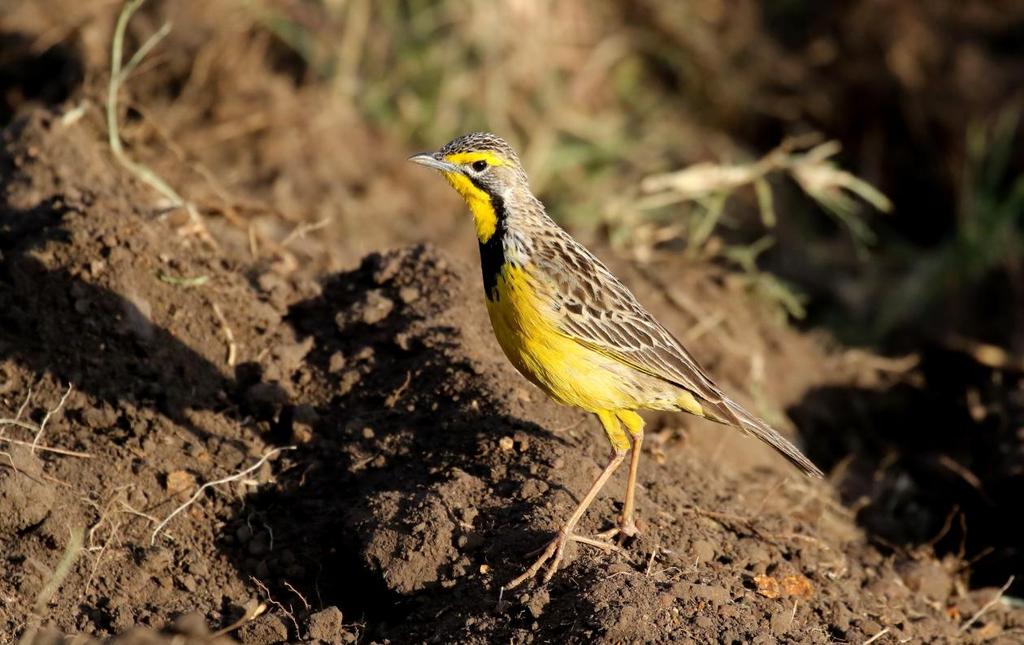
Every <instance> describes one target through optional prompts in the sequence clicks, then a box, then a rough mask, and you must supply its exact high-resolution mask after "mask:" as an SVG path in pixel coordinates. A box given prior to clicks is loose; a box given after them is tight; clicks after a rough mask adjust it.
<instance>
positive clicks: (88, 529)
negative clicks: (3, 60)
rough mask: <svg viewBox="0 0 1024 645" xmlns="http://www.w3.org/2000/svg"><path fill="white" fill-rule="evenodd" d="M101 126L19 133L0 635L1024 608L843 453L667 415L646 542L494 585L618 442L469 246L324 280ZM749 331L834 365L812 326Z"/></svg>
mask: <svg viewBox="0 0 1024 645" xmlns="http://www.w3.org/2000/svg"><path fill="white" fill-rule="evenodd" d="M100 141H101V140H100V139H99V138H98V137H95V136H90V134H89V132H88V130H86V129H83V128H75V127H68V126H67V125H66V124H65V123H64V122H63V120H62V119H61V118H60V117H59V116H57V115H54V114H51V113H47V112H36V113H33V115H32V116H30V117H29V118H26V119H21V120H19V121H17V122H15V124H14V125H12V126H11V127H9V128H8V129H7V130H6V131H5V132H4V152H3V155H2V158H0V168H2V169H3V172H2V177H3V190H2V198H0V199H2V204H0V254H2V255H0V406H2V408H3V410H2V416H3V417H5V418H7V419H13V420H15V421H16V423H10V422H8V423H6V424H5V425H4V426H3V428H2V431H3V434H2V435H0V436H2V437H3V440H2V442H0V505H2V507H3V509H4V512H3V514H2V517H0V551H2V552H3V554H4V556H3V558H2V559H0V598H2V599H3V601H4V602H3V603H2V604H0V633H3V634H4V635H5V637H6V636H7V635H10V638H11V639H14V638H17V637H20V636H22V635H27V636H28V638H29V642H33V641H34V642H40V643H44V642H45V643H52V642H62V640H63V637H62V636H61V634H83V635H86V636H93V637H96V638H107V639H114V642H118V643H134V644H138V643H156V642H169V639H171V638H172V636H171V635H172V634H174V635H176V636H173V638H177V639H178V640H176V641H174V642H181V639H182V637H184V638H186V639H191V641H189V642H204V643H205V642H215V641H214V640H213V639H215V638H219V639H222V640H223V639H227V638H235V639H238V640H240V641H242V642H245V643H277V642H294V641H303V642H325V643H342V642H353V641H355V640H363V641H370V642H380V641H387V640H390V641H392V642H418V641H444V642H451V641H456V642H492V641H514V642H532V641H552V640H570V641H587V642H590V641H595V640H597V641H606V642H621V641H629V640H643V641H661V642H687V641H690V642H709V641H717V642H722V641H728V642H772V641H774V640H791V641H798V642H822V643H824V642H831V641H835V640H842V641H847V642H860V641H863V640H866V639H868V638H870V637H872V636H875V635H877V634H879V633H880V632H882V631H886V634H887V635H889V636H891V637H892V638H898V639H901V640H902V639H905V638H915V639H920V640H922V641H927V642H936V641H942V640H947V641H954V640H960V639H962V638H964V637H970V638H974V639H976V640H982V639H991V638H999V637H1000V636H1001V635H1002V636H1001V637H1002V638H1004V639H1007V640H1006V642H1009V639H1011V638H1012V636H1011V634H1012V633H1013V630H1018V631H1019V629H1020V628H1021V626H1022V625H1024V615H1022V612H1021V611H1020V610H1016V611H1011V610H1010V608H1009V607H1008V606H1007V605H1004V604H1001V603H996V604H995V605H993V606H990V607H988V608H987V610H986V612H985V613H984V614H983V615H982V616H981V617H980V618H979V619H978V620H977V621H975V622H974V623H972V624H971V626H970V627H969V629H967V630H965V633H961V632H960V628H961V626H962V625H964V624H965V622H966V621H967V619H968V617H970V616H971V615H972V614H974V612H976V611H977V610H979V609H980V608H982V606H983V605H984V604H985V603H986V602H987V601H988V600H989V599H991V598H992V597H993V591H992V590H983V591H974V592H967V591H964V589H963V588H962V586H961V585H960V583H959V575H960V574H959V568H960V567H961V566H962V563H960V562H958V561H955V560H954V559H952V558H951V559H947V560H945V561H938V560H936V559H934V558H933V557H932V556H930V555H928V554H927V553H924V552H922V553H918V554H901V553H900V552H896V554H895V555H894V554H887V555H883V553H881V552H880V551H879V550H878V549H877V548H875V547H874V546H872V545H871V544H870V543H869V541H868V539H867V538H866V537H865V536H864V534H863V533H862V532H861V530H860V529H858V528H857V526H856V524H855V523H854V520H853V513H852V512H851V511H849V510H847V509H846V508H844V507H843V506H842V505H841V504H840V503H839V502H838V501H837V498H836V494H835V492H834V491H833V490H832V489H831V488H830V486H829V484H828V483H827V482H822V483H815V482H810V481H806V480H803V479H800V478H799V477H797V476H796V475H795V473H793V472H792V471H790V470H789V469H788V467H787V466H786V464H785V463H784V462H782V461H781V460H775V459H761V458H758V457H751V455H755V454H758V453H757V451H759V450H761V449H760V448H759V447H757V446H756V444H755V443H754V442H753V441H751V440H746V439H743V438H741V437H738V436H737V438H736V439H735V440H733V439H729V440H728V441H729V443H728V444H727V445H728V446H729V447H728V448H727V449H723V448H722V446H724V445H726V444H722V443H721V442H720V440H719V438H720V437H723V436H725V435H723V434H722V433H723V432H724V430H723V429H721V428H719V427H712V426H708V427H707V428H705V427H704V426H697V425H692V426H691V427H692V428H693V429H692V430H691V429H683V428H682V424H690V421H689V420H686V419H680V418H678V417H665V416H658V417H654V418H652V423H651V425H650V435H651V440H650V441H649V442H648V444H649V452H648V454H646V455H645V457H644V462H643V466H642V470H641V479H640V483H641V490H640V492H639V500H638V503H639V508H640V520H641V522H642V526H643V530H644V534H643V537H642V539H641V540H639V541H638V542H636V543H635V544H633V545H631V546H630V548H629V552H628V556H626V557H624V556H621V555H614V554H613V555H608V554H602V553H595V552H593V551H591V550H589V549H586V548H582V549H576V550H575V551H573V552H572V553H570V554H569V558H568V560H567V564H566V567H565V569H564V570H562V571H561V572H559V574H558V575H557V576H556V577H555V579H554V580H553V582H552V583H551V584H550V585H547V586H545V587H539V588H529V589H525V590H517V591H516V592H515V593H514V594H502V593H501V584H502V583H503V582H505V581H507V580H509V579H510V578H511V577H513V576H514V575H516V574H517V573H518V572H519V571H520V570H521V568H522V567H523V566H524V565H525V564H527V563H528V562H529V561H530V557H531V551H533V550H534V549H536V548H537V547H539V546H541V545H542V544H543V543H544V542H545V541H546V540H547V539H548V538H549V536H550V533H551V531H552V530H553V529H554V528H555V527H556V526H557V525H558V522H559V521H560V520H561V519H562V518H563V516H564V514H565V513H566V512H568V510H569V509H570V508H571V507H572V505H573V504H574V502H575V500H576V499H577V497H578V495H579V494H580V492H581V491H583V490H584V489H585V488H586V486H587V485H588V484H589V482H590V481H591V480H592V478H593V476H594V475H595V473H596V472H597V471H598V469H599V468H600V464H601V463H602V462H603V460H604V459H605V457H606V451H607V446H606V445H605V442H604V439H603V437H602V436H601V433H600V430H599V429H598V428H597V426H596V424H595V423H594V422H593V421H592V420H591V419H588V418H587V417H586V415H583V414H582V413H579V412H576V411H573V410H569V409H566V408H562V407H559V406H557V405H555V404H553V403H551V402H550V401H548V400H546V398H545V397H544V396H543V395H541V394H540V393H538V392H537V391H536V390H534V389H532V387H531V386H529V385H528V384H527V383H526V382H525V381H524V380H523V379H522V378H521V377H519V376H518V375H517V374H516V373H515V372H514V371H513V370H512V368H511V367H509V366H508V365H507V364H506V362H505V361H504V359H503V358H502V357H501V356H500V353H499V350H497V347H496V344H495V342H494V341H493V339H492V338H491V334H490V330H489V325H488V322H487V321H486V319H485V315H484V313H483V307H482V306H481V304H480V293H479V285H478V284H477V282H478V278H477V270H476V269H475V267H469V266H464V265H463V264H462V263H461V262H459V261H456V260H453V259H449V258H448V257H447V256H446V255H445V254H444V253H442V252H440V251H438V250H437V249H435V248H433V247H429V246H417V247H411V248H403V249H399V250H395V251H390V252H386V253H375V254H371V255H369V256H367V257H366V258H365V259H364V260H363V261H362V263H361V264H360V265H359V266H358V267H357V268H355V269H353V270H350V271H346V272H341V273H337V274H334V275H332V276H330V277H328V278H326V279H324V280H323V281H322V282H320V283H313V282H309V281H305V280H304V279H302V278H296V277H293V276H289V275H282V274H279V273H277V272H275V271H274V270H273V268H270V267H266V266H261V265H259V264H256V263H251V262H247V261H246V260H245V258H244V257H233V256H231V255H226V254H224V253H218V252H215V251H213V250H211V249H209V248H208V247H207V246H206V245H204V244H202V243H201V242H199V241H198V240H197V238H195V237H190V236H187V235H182V234H180V233H179V231H178V229H177V228H176V219H175V217H174V214H171V215H169V216H166V217H163V216H159V215H158V214H157V213H155V212H154V210H153V209H152V208H149V207H148V206H147V205H148V204H151V198H150V196H149V194H148V193H146V192H145V191H144V190H143V189H142V188H141V187H140V186H139V185H138V184H137V183H136V182H135V181H134V180H133V179H132V178H130V177H128V176H127V175H126V174H125V173H124V172H123V171H122V170H121V169H120V168H119V167H117V166H116V165H114V164H113V163H112V162H111V161H110V160H109V158H108V157H107V156H106V154H105V151H104V148H103V146H102V143H101V142H100ZM700 278H701V277H700V276H697V277H696V278H695V277H693V276H690V277H688V278H686V279H687V280H697V281H700ZM696 288H701V289H704V290H705V293H703V294H702V295H704V296H706V297H705V298H704V299H703V300H702V301H703V302H714V303H715V305H716V307H717V305H718V304H719V303H718V302H716V301H715V300H714V298H716V297H717V298H719V299H723V298H726V299H732V300H736V302H735V303H733V304H725V303H724V302H722V303H721V304H722V307H721V309H722V310H726V311H733V310H735V311H736V312H737V314H736V315H737V316H747V317H748V318H751V319H755V318H756V316H754V315H753V314H752V313H751V311H752V309H751V305H750V304H749V303H746V302H744V301H743V300H742V299H739V300H737V298H738V296H737V295H736V293H735V292H730V291H729V290H728V289H726V288H724V287H721V288H720V287H716V286H707V285H705V286H703V287H696ZM744 312H746V313H744ZM665 315H666V317H671V316H673V314H671V313H669V312H668V310H667V309H666V314H665ZM674 315H675V318H676V321H675V322H679V320H678V319H679V314H678V313H676V314H674ZM667 322H670V321H668V320H667ZM750 333H751V334H755V335H759V336H760V337H761V338H763V339H767V340H763V341H762V342H768V343H770V344H771V348H770V349H771V352H772V354H773V355H777V356H778V357H780V358H779V360H781V361H786V360H794V361H797V360H798V359H797V358H796V356H798V355H800V353H801V352H802V353H804V354H805V359H806V352H817V354H816V355H814V356H813V358H814V360H813V361H808V362H809V363H812V364H814V365H824V364H827V362H828V356H827V354H826V353H825V352H824V351H823V350H821V349H820V347H819V346H818V345H817V344H816V343H814V342H812V341H809V340H808V339H807V338H806V337H803V336H800V335H797V334H796V333H795V332H792V331H788V330H785V329H784V328H781V327H777V326H776V327H771V328H764V329H758V328H756V327H754V328H753V330H752V331H751V332H750ZM698 344H699V345H703V346H706V347H707V348H708V349H709V350H712V351H709V353H710V355H711V360H710V361H709V362H711V363H712V364H713V365H714V366H715V367H718V368H723V369H722V370H718V371H719V373H720V374H722V373H723V371H724V373H725V379H726V380H727V381H729V380H732V381H735V380H738V379H742V378H743V373H742V371H740V372H737V373H734V372H733V370H734V369H736V368H735V367H734V363H732V362H730V359H729V358H727V357H725V356H724V354H718V355H716V354H715V352H714V351H713V350H714V344H713V343H706V341H701V342H700V343H698ZM731 375H732V376H734V377H735V378H730V376H731ZM814 378H816V377H815V376H814V375H813V373H812V374H811V376H807V375H806V374H805V375H804V376H800V377H797V376H794V377H793V378H792V379H785V378H783V379H779V381H780V382H778V383H771V384H770V387H769V388H768V389H767V390H766V392H765V396H766V398H767V400H768V403H769V404H770V406H771V407H775V408H778V409H781V408H782V407H783V406H784V405H786V404H788V403H789V402H791V399H792V398H793V397H798V396H799V395H800V391H799V387H798V386H797V385H794V383H796V384H799V383H803V382H806V381H807V380H813V379H814ZM800 379H803V380H802V381H801V380H800ZM69 386H70V388H69ZM33 443H35V444H36V446H35V448H34V449H33V448H32V444H33ZM751 464H754V465H751ZM255 465H258V467H254V466H255ZM218 481H221V482H222V483H219V484H216V485H213V483H214V482H218ZM204 484H210V485H208V486H206V487H204V488H202V489H201V488H200V487H201V486H202V485H204ZM622 489H623V482H622V481H621V479H617V480H616V481H615V482H614V484H613V485H611V486H609V487H608V489H607V491H606V494H605V495H603V496H602V497H601V498H600V499H599V500H598V501H597V503H595V505H594V507H593V509H592V510H591V512H590V513H588V514H587V516H586V517H585V519H584V521H583V524H582V527H581V529H582V530H583V531H585V532H589V531H598V530H601V529H604V528H606V527H607V526H608V525H609V522H610V521H611V520H612V518H614V516H615V513H616V511H617V508H618V501H617V500H618V499H620V498H621V494H622ZM189 502H191V503H189ZM182 507H183V508H182ZM179 508H180V509H181V510H180V512H178V513H177V514H176V515H174V516H173V518H172V519H171V520H170V521H169V522H166V523H164V520H165V518H168V517H169V516H170V515H171V514H172V513H173V512H175V511H176V509H179ZM224 630H226V631H224ZM218 631H224V634H219V635H217V636H216V637H215V636H214V634H215V633H217V632H218ZM161 634H162V635H161ZM78 642H81V640H79V641H78Z"/></svg>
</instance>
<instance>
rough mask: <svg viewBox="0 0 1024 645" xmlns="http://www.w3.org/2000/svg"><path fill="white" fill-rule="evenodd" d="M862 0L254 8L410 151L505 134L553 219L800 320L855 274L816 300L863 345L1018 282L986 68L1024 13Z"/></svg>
mask: <svg viewBox="0 0 1024 645" xmlns="http://www.w3.org/2000/svg"><path fill="white" fill-rule="evenodd" d="M863 4H864V3H856V2H854V3H846V4H844V5H842V6H825V5H823V4H821V3H812V2H802V1H789V2H785V3H765V4H762V3H758V2H753V1H749V0H740V1H737V2H731V3H727V2H724V1H723V0H692V1H690V2H666V1H662V0H638V1H637V2H633V3H618V2H613V1H611V0H597V1H590V2H588V1H585V0H537V1H535V2H525V1H521V0H492V1H487V2H485V1H482V0H479V1H470V2H454V1H444V0H404V1H402V2H372V1H371V0H318V1H313V0H310V1H307V2H271V1H270V0H267V1H265V2H257V1H255V0H251V1H250V2H249V3H248V5H247V6H248V7H249V10H250V11H251V12H252V14H253V15H254V16H256V17H257V19H258V21H259V23H260V24H262V25H263V26H264V27H265V28H266V29H267V30H269V31H270V32H272V33H273V34H275V35H276V37H277V38H278V39H279V40H280V41H281V42H282V43H283V44H284V45H285V46H286V47H287V48H289V49H290V50H291V51H293V52H294V53H295V54H296V55H297V56H298V57H300V58H301V60H302V61H303V63H304V68H305V71H304V76H303V78H301V79H300V82H303V83H315V84H320V85H323V86H325V87H328V88H329V89H330V91H331V92H333V93H335V95H336V96H337V97H338V99H339V100H340V101H343V102H345V103H346V104H347V105H352V106H354V107H355V108H356V110H357V111H358V112H359V113H360V114H361V115H362V116H363V118H365V119H366V120H367V122H368V123H370V124H371V125H372V126H374V127H375V128H377V129H379V130H380V131H382V132H387V133H388V134H389V135H390V136H393V137H396V138H399V139H401V140H406V141H409V142H413V143H414V145H418V146H420V147H422V148H424V149H428V148H434V147H436V146H438V145H440V144H441V143H443V142H444V141H447V140H448V139H450V138H451V137H453V136H456V135H457V134H460V133H463V132H466V131H470V130H475V129H488V130H493V131H496V132H498V133H500V134H501V135H502V136H505V137H506V138H508V139H510V140H511V141H512V142H513V144H514V145H516V146H517V148H518V149H519V150H520V152H521V156H522V157H523V160H524V163H525V164H526V166H527V167H528V169H529V171H530V176H531V181H532V182H533V187H534V189H535V191H536V192H537V193H538V194H539V195H540V196H541V197H542V199H544V201H545V203H546V204H547V205H548V207H549V210H550V211H551V213H552V215H553V216H555V217H556V218H557V219H559V220H560V221H562V222H564V223H565V224H566V225H567V226H569V227H571V228H573V229H574V230H575V231H577V232H582V233H583V234H584V235H587V234H595V233H599V232H604V233H605V234H607V235H608V236H609V238H610V239H611V240H612V242H613V243H614V244H616V245H619V246H620V247H623V248H625V249H626V250H627V251H629V252H631V253H632V254H633V256H634V257H636V258H640V259H643V258H644V257H649V255H650V253H651V252H653V251H654V250H656V249H668V250H671V251H681V252H684V253H686V254H688V255H691V256H695V257H701V258H704V259H709V260H712V261H718V262H723V263H727V264H730V265H732V266H734V267H736V269H737V270H738V271H740V272H741V273H743V274H744V275H746V276H747V277H748V283H749V287H750V289H751V290H752V291H753V292H755V293H756V294H757V295H759V296H761V297H762V298H764V299H765V300H766V301H768V302H770V303H772V305H773V307H775V309H776V310H777V311H779V312H782V313H785V314H786V315H788V316H792V317H796V318H801V317H803V316H804V315H805V313H806V312H807V311H808V310H807V308H806V307H805V305H806V304H807V302H808V301H809V300H821V298H819V296H820V293H821V292H823V291H824V292H827V291H829V290H832V291H838V290H839V286H838V285H837V284H829V281H828V275H829V274H830V273H834V274H836V275H843V276H849V275H850V274H851V273H853V274H860V275H861V277H860V281H861V284H860V285H859V286H858V287H857V289H855V290H854V291H855V292H856V293H857V294H860V296H859V297H858V299H857V300H856V301H853V302H844V301H843V299H842V298H838V297H836V298H829V297H825V298H824V299H823V302H824V303H825V304H824V305H821V304H820V303H819V306H816V307H813V308H811V311H813V312H815V313H814V315H815V316H816V317H817V318H818V319H819V320H820V321H833V322H834V321H837V320H838V321H840V322H838V323H837V324H836V325H835V327H836V329H838V330H839V331H840V332H841V333H843V334H844V335H845V337H846V339H847V340H856V341H857V342H866V343H878V342H880V341H882V340H883V339H884V338H886V337H887V336H888V335H889V334H891V333H892V332H893V330H895V329H897V328H899V327H900V326H906V325H914V324H917V323H920V322H922V319H923V318H924V317H927V316H928V315H929V314H930V313H931V312H934V311H935V308H936V307H940V308H941V307H942V304H943V303H945V304H946V306H949V303H950V299H951V298H952V299H953V300H954V301H957V302H958V301H959V300H958V298H960V296H959V295H957V294H962V293H963V292H964V291H968V292H969V291H971V290H972V289H975V288H978V287H979V286H980V285H981V284H982V283H985V282H986V281H990V280H991V278H992V275H993V272H998V273H1000V274H1001V275H1003V274H1007V272H1009V275H1012V276H1013V278H1012V280H1013V281H1015V284H1019V280H1020V264H1021V258H1020V253H1021V248H1022V247H1021V244H1020V242H1021V240H1020V237H1021V228H1022V223H1021V217H1022V215H1021V213H1022V211H1024V203H1022V202H1024V188H1022V186H1024V184H1022V181H1021V179H1020V176H1021V174H1020V173H1021V166H1022V162H1021V159H1020V155H1019V154H1018V153H1017V151H1016V150H1015V148H1014V142H1015V141H1019V140H1020V136H1019V132H1018V129H1017V115H1018V114H1019V110H1018V109H1016V108H1014V106H1018V107H1019V106H1020V105H1021V100H1020V96H1019V95H1017V94H1015V92H1014V90H1013V89H1012V88H1013V83H1012V78H1014V77H1013V76H1012V75H1007V74H1006V73H1003V72H1002V71H1000V70H1001V69H1002V67H999V66H1000V65H1003V64H1004V63H1005V62H1006V61H1010V63H1012V61H1013V60H1015V58H1014V57H1015V56H1018V55H1021V54H1024V51H1022V50H1024V48H1022V47H1021V46H1019V44H1018V46H1014V45H1012V40H1007V34H1010V33H1013V29H1014V27H1013V25H1014V24H1018V23H1020V24H1024V11H1014V12H1011V14H1005V13H1000V12H999V11H998V10H997V7H996V6H995V4H996V3H984V2H981V3H974V5H973V7H972V8H964V7H950V6H946V5H948V3H939V4H943V5H944V7H945V8H943V7H937V6H931V5H927V6H926V5H914V6H910V5H907V6H901V7H899V8H894V10H893V11H892V12H890V14H889V15H888V16H887V20H888V21H889V23H888V25H887V24H886V21H879V20H877V8H876V9H875V10H874V13H872V11H868V10H867V9H865V8H864V7H863V6H862V5H863ZM961 23H962V24H969V25H970V26H971V29H972V30H973V31H970V32H963V31H957V30H956V29H955V28H956V26H957V25H958V24H961ZM949 39H952V40H949ZM957 39H959V40H957ZM986 39H987V40H986ZM1007 43H1011V44H1010V45H1009V46H1007ZM979 46H984V47H989V49H980V50H979ZM972 57H973V58H972ZM989 62H991V65H990V68H991V69H990V68H987V67H986V65H987V64H988V63H989ZM1010 63H1006V64H1010ZM1011 69H1012V68H1011ZM979 75H980V76H979ZM929 79H931V80H929ZM950 96H954V97H955V100H952V101H950V100H949V97H950ZM937 97H942V98H943V100H942V101H940V100H937ZM1007 106H1010V107H1007ZM965 124H969V125H965ZM818 132H820V133H821V134H820V135H817V134H816V133H818ZM835 139H838V140H835ZM840 141H841V142H842V144H843V146H842V147H843V148H844V150H843V151H842V152H841V151H840ZM794 142H796V143H794ZM807 142H810V143H807ZM847 146H849V148H848V149H846V148H847ZM876 186H877V187H876ZM794 187H795V188H797V189H798V190H793V189H794ZM890 191H891V192H890ZM884 193H889V194H890V195H892V196H893V197H894V200H895V208H893V203H892V202H890V200H889V198H888V197H886V194H884ZM947 197H949V199H947ZM947 202H948V203H947ZM889 211H894V215H893V218H894V219H893V220H891V221H884V220H879V219H878V214H879V213H881V212H889ZM829 216H830V217H831V219H832V220H833V221H834V222H835V224H836V225H835V226H831V227H830V226H823V225H822V223H821V222H822V220H826V221H827V220H828V219H829ZM879 224H881V228H880V229H879ZM777 225H778V226H784V227H787V228H788V229H789V231H788V234H787V235H785V236H782V238H780V239H781V240H782V246H776V247H773V246H772V244H773V240H774V239H775V238H774V237H772V236H769V235H770V234H771V233H772V229H773V228H775V227H776V226H777ZM877 230H881V237H878V235H876V231H877ZM766 234H769V235H766ZM844 239H845V242H844V241H843V240H844ZM794 240H796V243H795V244H794ZM837 240H839V242H838V243H837ZM794 253H801V254H804V255H805V256H806V258H807V259H806V261H804V262H801V263H795V264H797V265H798V269H797V270H795V271H790V272H789V273H785V272H784V273H783V275H784V276H785V277H784V278H782V277H777V276H775V275H771V274H767V273H765V272H764V271H763V270H762V267H763V266H764V262H763V261H762V260H763V258H766V257H774V258H776V261H775V263H774V264H779V261H778V258H785V257H787V256H789V255H791V254H794ZM782 263H783V264H786V262H785V261H783V262H782ZM789 264H794V263H792V262H789ZM793 285H797V286H793ZM803 291H806V293H802V292H803ZM816 291H817V293H816ZM864 294H867V295H866V296H865V295H864ZM823 309H825V310H826V311H825V312H824V313H822V310H823ZM1020 342H1024V340H1022V341H1020Z"/></svg>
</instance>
